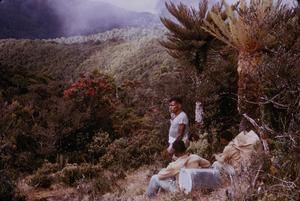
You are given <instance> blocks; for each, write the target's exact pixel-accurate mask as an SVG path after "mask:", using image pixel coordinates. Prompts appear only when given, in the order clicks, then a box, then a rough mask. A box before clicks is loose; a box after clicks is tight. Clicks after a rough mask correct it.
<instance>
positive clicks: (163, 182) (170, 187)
mask: <svg viewBox="0 0 300 201" xmlns="http://www.w3.org/2000/svg"><path fill="white" fill-rule="evenodd" d="M172 149H173V150H174V154H175V156H176V157H177V160H176V161H174V162H172V163H170V164H169V165H168V167H167V168H164V169H162V170H160V171H159V173H158V174H156V175H153V176H152V177H151V180H150V182H149V185H148V188H147V192H146V196H147V197H149V198H153V197H155V195H156V194H157V192H158V190H159V189H163V190H166V191H171V192H174V191H176V189H177V185H176V176H177V175H178V174H179V172H180V169H181V168H199V167H209V166H210V162H209V161H207V160H206V159H204V158H201V157H200V156H198V155H195V154H188V153H186V147H185V144H184V142H183V141H182V140H176V141H175V142H173V144H172Z"/></svg>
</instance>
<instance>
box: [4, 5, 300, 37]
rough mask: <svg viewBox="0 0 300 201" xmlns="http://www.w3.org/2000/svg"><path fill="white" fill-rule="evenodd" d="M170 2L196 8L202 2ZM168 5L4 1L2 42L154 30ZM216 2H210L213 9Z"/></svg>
mask: <svg viewBox="0 0 300 201" xmlns="http://www.w3.org/2000/svg"><path fill="white" fill-rule="evenodd" d="M171 1H172V2H174V3H179V2H183V3H184V4H186V5H188V6H193V7H195V8H197V6H198V3H199V2H200V1H199V0H171ZM235 1H236V0H227V2H228V3H232V2H235ZM165 2H169V0H128V1H125V0H84V1H83V0H1V1H0V13H1V18H0V25H1V29H0V38H54V37H61V36H72V35H87V34H93V33H98V32H104V31H106V30H111V29H113V28H122V27H129V26H135V27H136V26H149V25H150V26H151V25H153V24H160V21H159V16H160V15H164V14H166V13H167V11H166V9H165ZM216 2H218V0H209V4H210V5H212V4H214V3H216ZM285 2H289V3H290V4H293V2H296V1H295V0H285Z"/></svg>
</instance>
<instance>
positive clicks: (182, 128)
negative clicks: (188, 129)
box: [176, 124, 185, 140]
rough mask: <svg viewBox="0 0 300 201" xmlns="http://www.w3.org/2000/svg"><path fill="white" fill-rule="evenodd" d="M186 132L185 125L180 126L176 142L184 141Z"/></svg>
mask: <svg viewBox="0 0 300 201" xmlns="http://www.w3.org/2000/svg"><path fill="white" fill-rule="evenodd" d="M184 130H185V124H179V126H178V130H177V136H176V140H182V138H183V136H184Z"/></svg>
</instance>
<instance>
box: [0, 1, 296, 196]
mask: <svg viewBox="0 0 300 201" xmlns="http://www.w3.org/2000/svg"><path fill="white" fill-rule="evenodd" d="M166 9H167V10H168V12H169V13H170V15H171V16H173V17H172V18H170V17H168V16H166V17H162V18H161V21H162V24H163V26H164V27H163V26H149V27H147V28H146V27H144V28H141V27H136V28H123V29H113V30H111V31H108V32H104V33H99V34H94V35H90V36H75V37H63V38H56V39H51V40H24V39H23V40H15V39H2V40H0V113H1V116H0V130H1V141H0V173H1V174H0V200H29V201H42V200H49V201H50V200H54V201H56V200H65V201H69V200H145V197H144V192H145V188H146V185H147V182H148V181H149V179H150V176H151V175H152V174H153V173H156V172H157V171H158V170H159V169H160V168H161V167H163V166H165V165H166V162H168V159H167V158H168V156H167V155H166V153H165V149H166V147H167V137H168V136H167V133H168V126H169V118H170V116H169V115H170V114H169V112H168V100H169V98H170V97H172V96H180V97H182V99H183V102H184V110H185V111H186V113H187V115H188V117H189V120H190V132H191V134H193V136H194V137H195V136H196V138H197V139H198V141H195V142H192V144H191V146H190V148H189V152H192V153H197V154H199V155H201V156H203V157H205V158H206V159H208V160H209V161H211V162H213V161H214V160H215V157H214V154H216V153H218V152H222V150H223V148H224V145H223V144H222V143H221V139H220V138H221V136H224V134H227V135H230V136H236V135H237V134H238V133H239V132H240V131H243V130H251V129H252V130H254V131H255V132H256V133H257V134H258V135H259V137H260V140H261V141H262V142H263V143H264V145H265V147H264V150H263V153H262V154H261V155H259V156H257V157H255V161H254V162H253V166H251V167H249V169H247V170H245V171H244V172H242V173H241V174H239V175H238V182H240V183H239V184H241V185H240V186H238V187H235V188H233V187H228V186H226V182H225V183H224V185H223V186H221V187H220V188H218V189H215V190H203V191H202V190H200V191H196V192H194V193H192V194H190V195H185V194H183V193H181V192H177V193H172V194H163V193H161V195H162V196H161V197H160V198H158V200H172V201H173V200H174V201H176V200H202V199H207V200H297V199H298V197H299V195H300V189H299V176H300V174H299V169H300V168H299V167H300V166H299V154H298V151H299V139H300V136H299V134H300V133H299V131H300V128H299V125H300V122H299V121H300V108H299V107H300V104H299V101H300V87H299V83H300V63H299V62H300V60H299V59H298V58H299V57H300V52H299V49H300V38H299V36H300V34H299V33H300V32H299V31H300V28H299V27H300V25H299V22H300V20H299V19H300V17H299V15H300V12H299V11H300V10H299V7H296V5H295V7H293V8H291V7H285V6H283V5H281V4H280V3H279V4H276V3H275V2H273V1H271V0H268V1H259V0H258V1H253V2H252V3H251V4H249V5H246V4H243V1H241V4H239V5H238V4H236V5H233V6H230V5H227V4H217V5H215V6H214V7H212V8H210V7H209V6H208V2H207V1H201V3H200V4H199V9H192V8H190V7H188V6H185V5H184V4H180V5H176V4H172V3H168V4H167V5H166ZM174 19H177V20H174ZM227 23H229V24H227ZM197 101H198V102H201V103H202V105H203V109H204V116H203V122H202V124H201V125H199V124H197V123H195V117H194V115H195V103H196V102H197ZM247 117H249V118H250V119H251V120H252V123H251V122H250V121H248V120H249V118H248V119H247ZM253 122H255V123H256V124H253ZM266 146H267V148H268V149H266ZM226 181H227V180H226Z"/></svg>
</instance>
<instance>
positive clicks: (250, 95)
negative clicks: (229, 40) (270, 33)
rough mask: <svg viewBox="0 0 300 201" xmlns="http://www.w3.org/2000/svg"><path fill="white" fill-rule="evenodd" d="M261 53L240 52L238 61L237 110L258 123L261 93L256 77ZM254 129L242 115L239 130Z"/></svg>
mask: <svg viewBox="0 0 300 201" xmlns="http://www.w3.org/2000/svg"><path fill="white" fill-rule="evenodd" d="M261 59H262V54H261V53H260V52H257V53H248V52H240V54H239V61H238V74H239V80H238V111H239V113H240V114H241V115H243V114H247V115H248V116H249V117H251V118H252V119H254V120H255V121H256V122H257V123H258V124H260V117H261V110H260V104H259V101H260V97H261V93H262V89H261V84H260V82H259V77H258V71H257V70H258V65H259V64H260V63H261ZM250 129H254V128H253V126H252V124H251V123H250V122H249V121H248V120H247V119H245V118H244V117H242V120H241V123H240V130H241V131H242V130H250Z"/></svg>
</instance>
